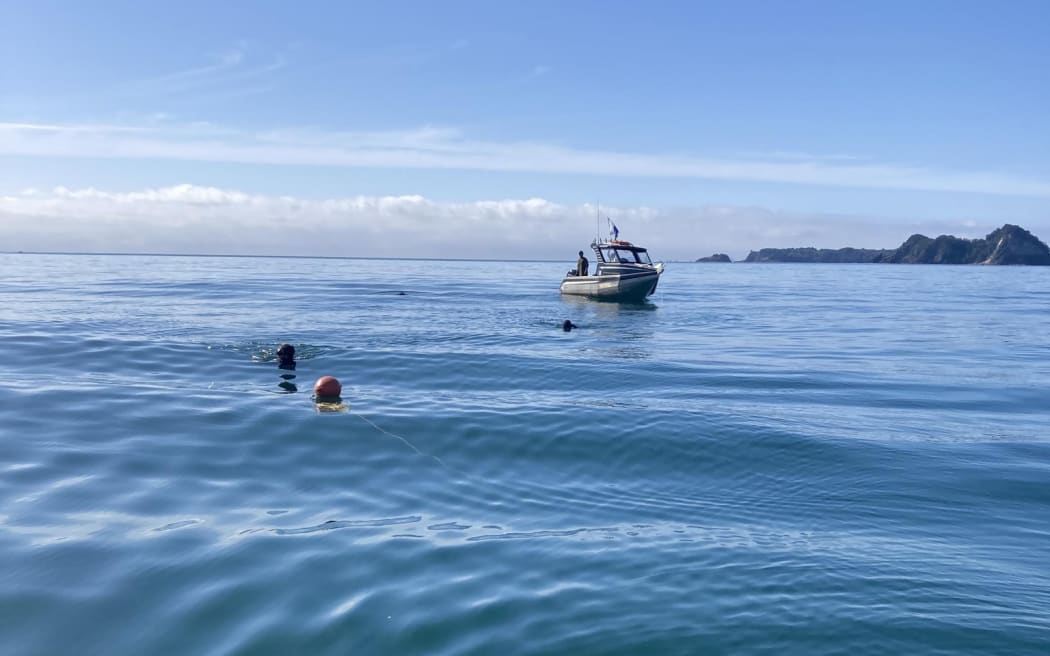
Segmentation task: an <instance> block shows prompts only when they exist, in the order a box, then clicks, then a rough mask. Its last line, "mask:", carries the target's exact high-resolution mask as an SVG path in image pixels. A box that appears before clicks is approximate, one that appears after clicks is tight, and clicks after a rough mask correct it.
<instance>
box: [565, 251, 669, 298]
mask: <svg viewBox="0 0 1050 656" xmlns="http://www.w3.org/2000/svg"><path fill="white" fill-rule="evenodd" d="M591 249H592V250H593V251H594V255H595V258H596V261H595V263H594V275H585V276H581V275H577V271H576V270H575V269H574V270H571V271H569V272H568V273H567V274H566V275H565V278H564V280H562V281H561V293H562V294H569V295H574V296H586V297H588V298H593V299H597V300H601V301H616V302H639V301H644V300H645V299H646V297H648V296H650V295H651V294H652V293H653V292H654V291H656V284H657V283H658V282H660V274H661V273H663V272H664V264H663V262H656V263H654V262H653V261H652V260H651V259H650V258H649V251H648V250H646V249H645V248H642V247H641V246H635V245H634V244H632V243H631V242H629V241H623V240H622V239H610V240H607V241H605V240H602V241H596V242H594V243H592V244H591Z"/></svg>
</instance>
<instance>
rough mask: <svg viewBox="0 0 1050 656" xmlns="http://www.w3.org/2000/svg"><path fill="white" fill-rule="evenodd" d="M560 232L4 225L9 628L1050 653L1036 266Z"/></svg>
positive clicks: (16, 637) (109, 637)
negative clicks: (594, 260) (600, 252)
mask: <svg viewBox="0 0 1050 656" xmlns="http://www.w3.org/2000/svg"><path fill="white" fill-rule="evenodd" d="M571 265H572V262H571V261H569V260H566V261H565V262H475V261H406V260H402V261H399V260H365V259H306V258H304V259H295V258H243V257H237V258H232V257H231V258H227V257H161V256H103V255H37V254H3V255H0V344H2V347H3V356H2V357H0V435H2V437H0V653H3V654H17V655H31V654H42V655H44V654H46V655H53V654H78V655H79V654H105V655H112V656H116V655H132V654H133V655H136V656H138V655H143V654H149V655H158V654H215V655H219V654H574V655H576V654H778V655H783V654H807V655H808V654H850V655H851V656H857V655H860V654H960V653H970V654H1046V653H1050V268H1037V267H1032V268H1024V267H1018V268H1007V267H980V266H958V267H956V266H895V265H786V264H769V265H746V264H732V265H721V264H687V263H680V264H679V263H671V264H669V265H668V267H667V271H666V273H665V274H664V276H663V279H662V280H661V282H660V286H659V289H658V290H657V293H656V294H655V295H654V296H653V297H652V298H651V299H650V300H649V301H648V302H646V303H644V304H640V305H617V304H609V303H597V302H592V301H587V300H583V299H578V298H563V297H561V296H559V294H558V291H557V290H558V284H559V282H560V279H561V277H562V275H563V274H564V271H565V270H566V269H567V268H568V267H570V266H571ZM565 319H571V320H572V321H573V322H574V323H575V324H576V325H577V326H579V327H578V329H576V330H573V331H571V332H568V333H566V332H564V331H562V329H561V324H562V322H563V321H564V320H565ZM281 342H289V343H291V344H293V345H295V347H296V349H297V351H298V358H299V361H298V368H297V369H296V370H295V371H294V372H287V371H281V370H278V369H277V367H276V362H275V354H274V351H275V350H276V348H277V346H278V345H279V344H280V343H281ZM282 374H283V376H284V377H282ZM293 374H294V378H292V377H290V376H292V375H293ZM322 375H332V376H336V377H337V378H339V379H340V380H341V381H342V383H343V400H344V402H345V403H346V404H348V406H349V407H348V411H347V412H335V413H321V412H318V411H317V409H316V408H315V405H314V402H313V399H312V398H311V397H312V394H311V391H312V384H313V382H314V381H315V380H316V379H317V378H318V377H320V376H322Z"/></svg>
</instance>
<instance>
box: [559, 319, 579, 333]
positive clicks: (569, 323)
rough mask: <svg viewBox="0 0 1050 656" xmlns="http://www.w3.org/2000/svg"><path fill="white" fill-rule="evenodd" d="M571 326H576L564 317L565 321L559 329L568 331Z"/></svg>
mask: <svg viewBox="0 0 1050 656" xmlns="http://www.w3.org/2000/svg"><path fill="white" fill-rule="evenodd" d="M573 328H578V326H577V325H576V324H574V323H573V322H572V321H569V320H568V319H566V320H565V323H563V324H562V325H561V329H562V330H564V331H565V332H570V331H571V330H572V329H573Z"/></svg>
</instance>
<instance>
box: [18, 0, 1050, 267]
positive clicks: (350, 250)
mask: <svg viewBox="0 0 1050 656" xmlns="http://www.w3.org/2000/svg"><path fill="white" fill-rule="evenodd" d="M1047 25H1050V3H1046V2H1023V1H1016V2H1010V3H992V2H980V3H979V2H965V1H957V2H935V1H927V2H804V1H803V2H732V3H730V2H717V3H716V2H662V3H638V2H502V3H498V2H442V3H437V2H400V3H395V2H386V3H380V2H355V3H335V2H332V3H321V2H314V3H310V2H300V3H295V4H292V3H277V2H250V3H249V2H228V3H203V2H180V3H169V4H160V3H137V2H98V3H74V2H34V3H28V2H6V3H3V4H0V87H2V90H0V250H18V249H23V250H69V249H81V248H82V249H87V250H105V251H123V250H147V251H157V252H171V251H173V250H189V251H192V252H237V253H244V252H257V253H276V252H289V251H293V252H295V253H296V254H323V255H358V256H362V255H370V254H377V255H384V256H397V255H404V256H418V255H420V254H426V253H431V252H433V249H434V247H435V246H437V247H440V249H442V252H443V253H444V254H445V255H451V256H462V257H476V256H484V255H485V254H494V253H497V252H498V253H511V254H514V255H517V256H521V257H560V256H561V254H562V251H565V252H568V253H570V254H571V253H574V252H575V251H576V250H578V248H579V247H580V246H581V243H580V242H581V241H585V240H586V239H588V238H589V237H590V236H591V235H592V234H593V233H594V230H595V229H594V220H593V217H594V214H595V207H594V204H595V202H596V201H598V200H599V199H600V201H601V203H602V206H603V207H604V208H605V209H604V210H603V212H602V213H603V214H605V213H611V214H613V215H614V218H616V219H617V220H618V223H620V224H621V229H622V230H624V232H625V236H629V237H633V238H635V239H636V240H638V241H639V242H643V243H647V244H649V245H650V246H651V248H653V250H654V251H656V250H658V249H660V250H662V251H663V253H658V254H663V255H664V256H665V257H667V258H671V259H675V258H680V259H691V258H693V257H699V256H701V255H707V254H710V253H711V252H714V251H716V250H718V251H725V252H729V253H730V254H731V255H732V256H734V257H742V256H743V255H745V254H746V253H747V251H748V250H749V249H752V248H761V247H766V246H805V245H815V246H825V247H838V246H845V245H852V246H868V247H891V246H896V245H897V244H899V243H900V242H902V241H903V240H904V239H905V238H906V237H907V236H908V235H909V234H911V233H912V232H926V233H927V234H941V233H951V234H958V235H962V236H981V235H983V234H984V233H986V232H988V231H990V230H991V229H993V228H995V227H998V226H999V225H1002V224H1003V223H1005V222H1011V223H1019V224H1021V225H1023V226H1025V227H1028V228H1029V229H1031V230H1033V232H1035V233H1036V234H1037V235H1039V236H1041V237H1042V238H1043V239H1044V240H1046V239H1047V238H1048V237H1050V125H1048V123H1050V121H1048V117H1050V111H1047V107H1048V106H1050V90H1048V88H1050V84H1048V82H1047V79H1048V78H1047V74H1046V72H1047V71H1048V70H1050V39H1047V38H1046V26H1047ZM45 219H46V221H45ZM220 221H221V222H223V223H224V224H226V225H225V227H221V226H216V225H215V223H216V222H220ZM45 223H46V226H44V225H42V224H45ZM289 232H291V233H292V234H291V236H289ZM319 234H327V235H328V238H325V239H321V240H319V239H318V235H319ZM246 235H249V236H246Z"/></svg>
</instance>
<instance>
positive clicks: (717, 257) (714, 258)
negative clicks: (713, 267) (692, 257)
mask: <svg viewBox="0 0 1050 656" xmlns="http://www.w3.org/2000/svg"><path fill="white" fill-rule="evenodd" d="M696 261H697V262H732V261H733V260H731V259H729V256H728V255H726V254H725V253H715V254H714V255H708V256H707V257H701V258H698V259H697V260H696Z"/></svg>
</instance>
